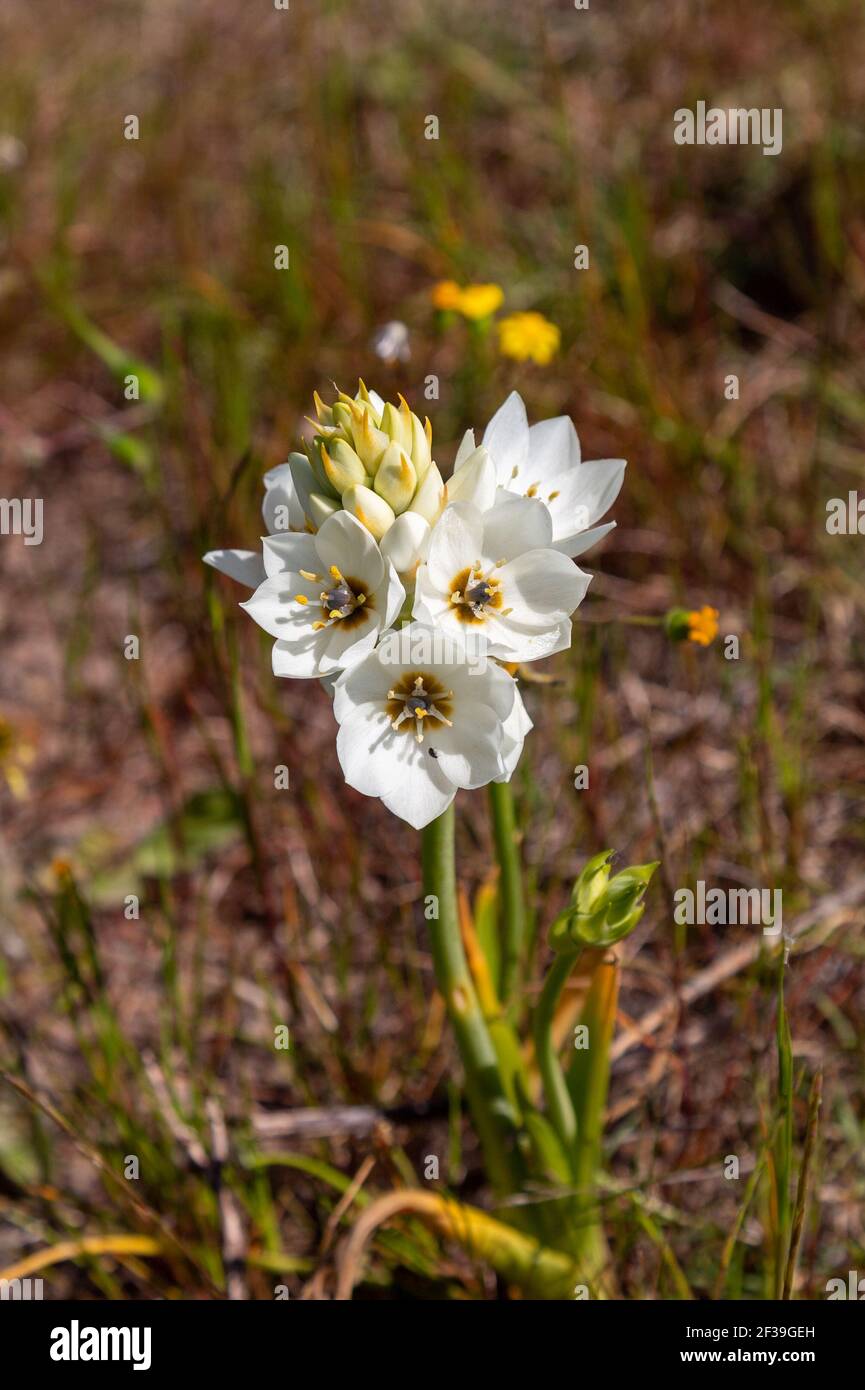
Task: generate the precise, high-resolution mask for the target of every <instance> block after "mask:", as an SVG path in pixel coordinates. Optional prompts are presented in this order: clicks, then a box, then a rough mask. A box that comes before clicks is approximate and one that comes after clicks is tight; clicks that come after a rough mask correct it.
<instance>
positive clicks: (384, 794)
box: [336, 704, 456, 830]
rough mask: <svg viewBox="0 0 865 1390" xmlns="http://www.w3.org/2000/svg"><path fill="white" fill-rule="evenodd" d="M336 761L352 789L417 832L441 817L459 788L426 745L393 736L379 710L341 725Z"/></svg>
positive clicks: (361, 711) (371, 708) (366, 710)
mask: <svg viewBox="0 0 865 1390" xmlns="http://www.w3.org/2000/svg"><path fill="white" fill-rule="evenodd" d="M336 751H337V757H338V758H339V761H340V766H341V767H342V770H343V773H344V775H345V780H346V781H347V782H348V784H349V786H351V787H354V788H355V789H356V790H357V791H359V792H363V793H364V795H365V796H380V797H381V799H382V800H383V802H384V804H385V806H387V808H388V810H390V811H392V812H393V813H394V814H395V815H397V816H401V817H402V819H403V820H407V821H408V822H409V824H410V825H413V826H414V827H415V829H416V830H420V829H421V828H422V827H423V826H424V825H427V824H429V822H430V821H431V820H434V819H435V817H436V816H440V815H441V813H442V811H444V810H446V809H447V807H448V806H449V805H450V803H451V802H452V801H453V798H454V795H455V791H456V788H455V787H454V785H453V783H452V782H451V781H450V780H449V779H448V778H447V777H446V776H445V775H444V773H443V772H442V771H441V769H440V768H439V767H437V765H436V760H435V758H433V757H432V756H431V755H430V753H429V749H428V745H427V744H426V743H417V742H416V741H415V739H414V738H413V737H412V735H411V734H410V733H407V732H404V733H400V732H398V731H394V730H393V729H392V728H391V726H390V723H389V722H388V720H387V717H386V716H385V714H384V713H383V711H382V708H381V706H380V705H375V704H372V705H370V704H367V705H361V706H359V707H358V708H356V709H354V710H353V711H352V713H351V714H350V715H349V717H348V718H347V719H346V720H345V721H344V722H343V723H341V724H340V728H339V733H338V734H337V740H336Z"/></svg>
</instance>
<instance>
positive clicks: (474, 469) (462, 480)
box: [445, 445, 497, 512]
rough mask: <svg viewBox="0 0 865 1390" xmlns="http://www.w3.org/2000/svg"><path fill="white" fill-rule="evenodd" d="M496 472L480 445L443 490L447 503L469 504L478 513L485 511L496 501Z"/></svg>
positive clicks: (455, 472) (485, 451)
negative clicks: (475, 508)
mask: <svg viewBox="0 0 865 1390" xmlns="http://www.w3.org/2000/svg"><path fill="white" fill-rule="evenodd" d="M496 487H497V483H496V470H495V467H494V465H493V461H492V459H491V458H490V456H489V454H488V453H487V450H486V449H485V448H484V446H483V445H481V446H480V447H479V448H477V449H475V451H474V453H473V454H472V455H471V457H470V458H468V459H466V460H465V462H464V463H463V465H462V466H461V468H460V469H459V472H457V471H456V470H455V471H454V474H453V477H452V478H451V479H450V481H449V482H448V483H447V485H446V488H445V493H446V498H447V501H448V502H470V503H472V505H473V506H475V507H477V509H478V511H481V512H485V511H487V510H488V509H489V508H490V507H491V506H492V505H493V503H494V502H495V500H496Z"/></svg>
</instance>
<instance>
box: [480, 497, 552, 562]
mask: <svg viewBox="0 0 865 1390" xmlns="http://www.w3.org/2000/svg"><path fill="white" fill-rule="evenodd" d="M498 499H499V500H497V501H496V505H495V506H494V507H492V508H491V509H490V510H489V511H488V512H486V513H485V515H484V539H483V553H484V555H485V556H486V557H487V558H488V559H489V560H490V562H491V563H492V564H498V562H499V560H505V561H507V560H513V559H514V557H515V556H517V555H519V554H521V553H522V551H524V550H543V549H544V548H546V547H548V546H550V545H551V544H552V539H553V522H552V518H551V516H550V513H549V511H548V510H547V508H546V507H545V506H544V504H543V502H540V501H538V500H537V499H535V498H532V497H514V496H513V494H511V493H506V492H502V491H500V492H499V493H498Z"/></svg>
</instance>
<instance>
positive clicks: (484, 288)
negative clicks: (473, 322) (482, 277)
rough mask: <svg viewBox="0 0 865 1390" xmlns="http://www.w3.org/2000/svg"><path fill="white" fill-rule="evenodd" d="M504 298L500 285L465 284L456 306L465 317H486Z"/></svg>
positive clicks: (493, 311) (497, 307)
mask: <svg viewBox="0 0 865 1390" xmlns="http://www.w3.org/2000/svg"><path fill="white" fill-rule="evenodd" d="M504 300H505V295H504V291H503V289H502V287H501V285H466V287H465V289H464V290H463V291H462V293H461V295H460V297H459V303H458V304H457V306H456V307H457V308H458V309H459V311H460V313H461V314H463V315H464V316H465V317H466V318H467V319H488V318H490V317H491V315H493V314H494V313H495V312H496V309H500V308H501V306H502V304H503V303H504Z"/></svg>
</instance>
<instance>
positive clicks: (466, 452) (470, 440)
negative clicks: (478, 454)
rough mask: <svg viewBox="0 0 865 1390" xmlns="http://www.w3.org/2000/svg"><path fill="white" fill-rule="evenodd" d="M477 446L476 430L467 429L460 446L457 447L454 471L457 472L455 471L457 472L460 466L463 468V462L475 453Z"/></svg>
mask: <svg viewBox="0 0 865 1390" xmlns="http://www.w3.org/2000/svg"><path fill="white" fill-rule="evenodd" d="M475 447H476V446H475V432H474V430H466V432H465V434H464V435H463V437H462V439H461V440H460V447H459V448H458V449H457V456H456V458H455V459H454V472H455V473H456V472H457V471H458V470H459V469H460V468H462V466H463V464H464V463H465V461H466V459H468V458H470V457H471V455H472V454H473V453H474V451H475Z"/></svg>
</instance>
